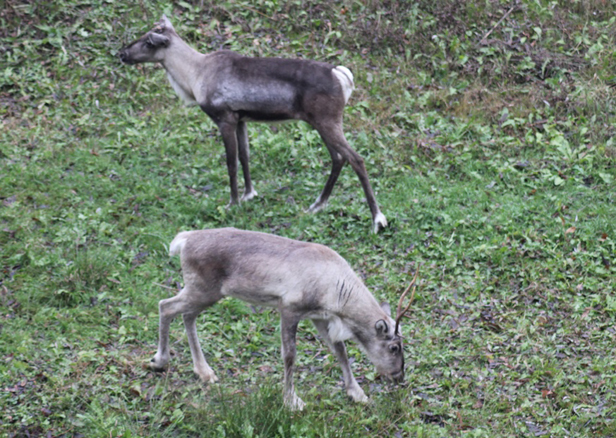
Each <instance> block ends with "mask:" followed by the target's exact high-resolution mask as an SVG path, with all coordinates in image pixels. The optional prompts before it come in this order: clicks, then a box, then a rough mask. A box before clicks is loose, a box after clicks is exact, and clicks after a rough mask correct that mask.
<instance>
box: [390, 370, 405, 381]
mask: <svg viewBox="0 0 616 438" xmlns="http://www.w3.org/2000/svg"><path fill="white" fill-rule="evenodd" d="M391 379H392V380H393V381H394V383H402V382H404V371H399V372H397V373H395V374H392V375H391Z"/></svg>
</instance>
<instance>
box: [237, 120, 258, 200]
mask: <svg viewBox="0 0 616 438" xmlns="http://www.w3.org/2000/svg"><path fill="white" fill-rule="evenodd" d="M237 145H238V150H239V156H240V163H241V165H242V171H243V172H244V195H242V198H241V199H240V200H241V201H242V202H243V201H250V200H251V199H252V198H254V197H255V196H257V191H256V190H255V189H254V188H253V187H252V180H251V179H250V167H249V160H250V143H248V129H247V127H246V122H242V121H240V122H239V123H238V124H237Z"/></svg>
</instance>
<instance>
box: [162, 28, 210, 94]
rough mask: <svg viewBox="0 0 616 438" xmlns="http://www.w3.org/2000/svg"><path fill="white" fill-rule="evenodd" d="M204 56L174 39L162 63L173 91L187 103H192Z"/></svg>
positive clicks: (180, 40)
mask: <svg viewBox="0 0 616 438" xmlns="http://www.w3.org/2000/svg"><path fill="white" fill-rule="evenodd" d="M204 56H205V55H203V54H201V53H199V52H198V51H196V50H195V49H193V48H192V47H190V46H189V45H188V44H186V43H185V42H184V41H183V40H182V39H181V38H179V37H176V38H174V39H173V44H172V47H171V48H170V49H168V52H167V54H166V56H165V60H164V61H163V62H162V65H163V67H164V68H165V70H166V71H167V77H168V79H169V82H170V83H171V85H172V86H173V89H174V90H175V91H176V93H177V94H178V95H179V96H180V97H181V98H182V99H184V100H185V101H187V103H194V100H195V96H194V90H195V85H196V81H197V79H198V77H199V75H198V72H199V65H200V63H201V61H202V59H203V57H204Z"/></svg>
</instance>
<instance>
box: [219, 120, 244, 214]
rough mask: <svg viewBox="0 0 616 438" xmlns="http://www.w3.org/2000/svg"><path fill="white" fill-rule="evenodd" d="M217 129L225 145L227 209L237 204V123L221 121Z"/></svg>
mask: <svg viewBox="0 0 616 438" xmlns="http://www.w3.org/2000/svg"><path fill="white" fill-rule="evenodd" d="M218 128H219V129H220V133H221V135H222V140H223V142H224V144H225V152H226V156H227V171H228V172H229V184H230V188H231V200H230V201H229V205H228V206H227V207H230V206H232V205H237V204H239V197H238V190H237V154H238V153H237V151H238V144H237V143H238V139H237V122H235V121H233V122H229V121H221V122H219V123H218Z"/></svg>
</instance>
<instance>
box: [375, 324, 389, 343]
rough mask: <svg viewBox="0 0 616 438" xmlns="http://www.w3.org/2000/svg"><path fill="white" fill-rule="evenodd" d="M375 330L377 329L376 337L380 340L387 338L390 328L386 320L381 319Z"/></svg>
mask: <svg viewBox="0 0 616 438" xmlns="http://www.w3.org/2000/svg"><path fill="white" fill-rule="evenodd" d="M374 328H375V329H376V336H377V337H378V338H379V339H385V338H387V335H388V334H389V328H388V327H387V323H386V322H385V320H384V319H379V320H378V321H377V322H376V324H374Z"/></svg>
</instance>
